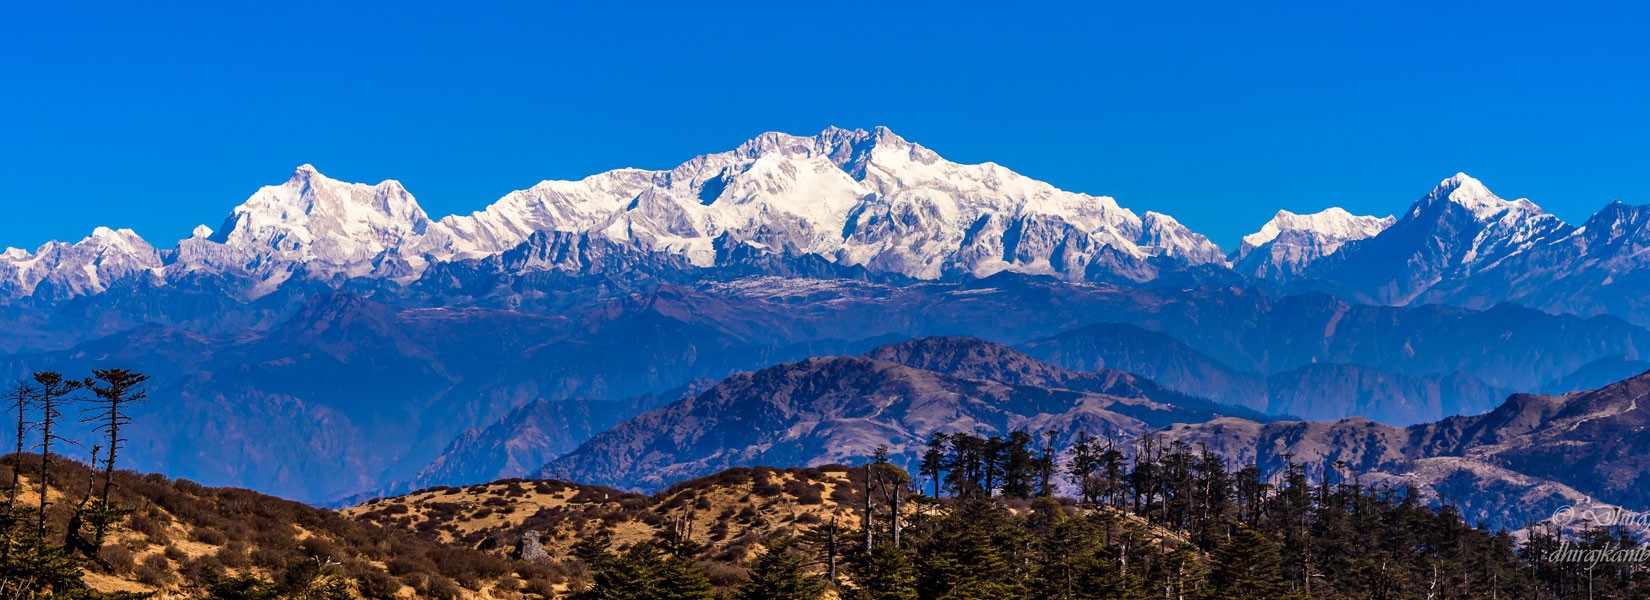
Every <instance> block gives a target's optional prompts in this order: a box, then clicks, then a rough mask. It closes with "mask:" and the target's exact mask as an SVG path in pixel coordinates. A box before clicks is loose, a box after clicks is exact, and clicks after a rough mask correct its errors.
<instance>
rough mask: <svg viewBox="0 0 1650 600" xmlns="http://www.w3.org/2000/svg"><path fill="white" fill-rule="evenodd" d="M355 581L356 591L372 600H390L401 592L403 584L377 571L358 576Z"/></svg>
mask: <svg viewBox="0 0 1650 600" xmlns="http://www.w3.org/2000/svg"><path fill="white" fill-rule="evenodd" d="M355 581H356V590H357V591H359V592H361V596H362V597H365V598H368V599H370V600H390V599H391V598H394V597H395V595H396V593H398V592H400V591H401V582H399V581H396V580H395V578H394V577H390V576H389V574H388V573H385V572H383V571H379V570H376V569H375V570H371V571H367V572H365V573H363V574H361V575H358V576H356V578H355Z"/></svg>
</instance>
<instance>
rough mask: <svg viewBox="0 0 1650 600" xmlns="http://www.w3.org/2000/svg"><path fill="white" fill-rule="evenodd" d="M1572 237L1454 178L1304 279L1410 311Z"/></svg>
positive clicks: (1535, 211) (1531, 211)
mask: <svg viewBox="0 0 1650 600" xmlns="http://www.w3.org/2000/svg"><path fill="white" fill-rule="evenodd" d="M1574 231H1575V227H1573V226H1571V225H1568V224H1566V223H1564V222H1563V221H1561V220H1559V219H1558V218H1557V217H1554V216H1552V215H1549V214H1547V213H1545V212H1542V210H1541V208H1540V207H1538V206H1536V205H1535V204H1534V203H1532V202H1530V201H1529V200H1524V199H1520V200H1511V201H1509V200H1503V199H1501V198H1500V197H1498V196H1496V195H1495V194H1494V193H1492V192H1490V190H1489V188H1486V187H1484V184H1483V183H1482V182H1480V181H1478V180H1477V179H1473V178H1472V177H1468V176H1467V175H1466V174H1465V173H1457V174H1456V175H1455V176H1454V177H1451V178H1449V179H1445V180H1444V181H1442V182H1440V183H1439V184H1438V186H1437V187H1435V188H1433V190H1432V191H1431V192H1430V193H1428V194H1427V195H1426V196H1425V197H1423V198H1421V199H1420V200H1418V201H1417V202H1416V203H1415V204H1414V205H1413V206H1411V207H1410V210H1409V211H1408V212H1407V213H1405V214H1404V215H1403V216H1402V217H1400V218H1399V219H1398V221H1397V222H1396V223H1393V224H1392V225H1391V226H1390V227H1387V228H1386V229H1385V230H1383V231H1381V233H1380V234H1378V235H1376V236H1374V237H1371V238H1368V239H1364V240H1357V241H1353V242H1349V243H1347V244H1345V245H1344V246H1342V247H1341V249H1340V251H1338V252H1335V253H1333V254H1330V255H1327V256H1326V257H1324V258H1323V259H1322V260H1319V261H1318V262H1315V263H1313V264H1312V265H1310V266H1309V267H1307V268H1306V269H1305V270H1304V274H1305V275H1306V276H1307V277H1309V278H1314V279H1319V280H1322V281H1323V282H1325V283H1326V284H1328V285H1330V286H1333V288H1332V289H1335V290H1337V291H1338V292H1339V293H1344V294H1347V295H1349V296H1350V297H1352V298H1355V299H1359V300H1367V301H1373V302H1378V303H1381V304H1408V303H1411V302H1414V301H1416V300H1417V299H1418V298H1421V297H1422V296H1423V295H1424V294H1426V293H1427V292H1428V290H1430V289H1431V288H1432V287H1433V286H1435V285H1437V284H1439V283H1440V282H1450V281H1457V280H1461V279H1465V278H1468V277H1472V276H1474V275H1475V274H1478V273H1481V272H1483V271H1486V270H1489V269H1492V268H1494V267H1495V266H1496V265H1498V264H1501V263H1503V262H1504V261H1507V260H1509V259H1511V258H1513V257H1515V256H1518V255H1520V254H1524V253H1526V252H1529V251H1531V250H1532V249H1534V248H1538V247H1540V246H1543V245H1546V244H1550V243H1553V242H1554V241H1557V240H1560V239H1563V238H1564V237H1566V236H1569V235H1571V234H1572V233H1573V232H1574Z"/></svg>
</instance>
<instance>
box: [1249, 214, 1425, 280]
mask: <svg viewBox="0 0 1650 600" xmlns="http://www.w3.org/2000/svg"><path fill="white" fill-rule="evenodd" d="M1395 222H1397V219H1395V218H1393V217H1390V216H1387V217H1373V216H1360V215H1354V214H1352V213H1349V212H1347V211H1346V210H1345V209H1342V208H1339V207H1331V208H1328V209H1324V210H1322V211H1320V212H1316V213H1312V214H1307V215H1300V214H1295V213H1292V212H1289V211H1287V210H1280V211H1278V212H1277V214H1276V215H1273V216H1272V219H1271V220H1269V221H1267V222H1266V224H1264V225H1262V226H1261V228H1260V230H1259V231H1256V232H1254V233H1251V234H1249V235H1246V236H1243V241H1242V242H1241V243H1240V244H1239V245H1238V249H1237V252H1235V253H1234V254H1233V255H1232V262H1233V263H1234V268H1235V269H1237V270H1238V271H1240V272H1243V273H1246V274H1250V275H1256V276H1262V277H1265V276H1276V275H1296V274H1299V273H1300V272H1301V271H1302V270H1304V269H1305V267H1306V266H1307V265H1309V264H1311V263H1313V262H1315V261H1317V260H1318V259H1321V258H1323V257H1325V256H1329V255H1331V254H1334V253H1335V252H1336V251H1338V250H1340V249H1341V247H1342V246H1344V245H1345V244H1347V243H1348V242H1354V241H1357V240H1362V239H1368V238H1371V237H1375V236H1376V235H1379V234H1380V233H1381V232H1382V231H1385V230H1386V228H1388V227H1391V226H1392V224H1393V223H1395Z"/></svg>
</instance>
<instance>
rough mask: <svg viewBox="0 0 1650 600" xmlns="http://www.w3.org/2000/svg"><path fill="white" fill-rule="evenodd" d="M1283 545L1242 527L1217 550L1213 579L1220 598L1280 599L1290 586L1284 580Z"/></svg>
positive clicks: (1216, 592)
mask: <svg viewBox="0 0 1650 600" xmlns="http://www.w3.org/2000/svg"><path fill="white" fill-rule="evenodd" d="M1279 549H1280V547H1279V545H1278V544H1277V543H1275V542H1273V541H1271V540H1268V539H1266V536H1264V535H1261V533H1260V532H1258V531H1255V530H1254V529H1250V528H1248V527H1243V526H1238V527H1237V528H1236V530H1235V531H1233V532H1232V535H1231V538H1230V539H1229V540H1227V541H1226V543H1224V544H1221V545H1220V547H1219V548H1217V549H1216V550H1215V554H1214V557H1213V559H1212V561H1211V562H1212V564H1211V573H1210V576H1209V579H1210V584H1211V585H1212V587H1213V591H1214V593H1215V595H1216V596H1217V597H1220V598H1229V599H1231V600H1276V599H1278V598H1283V597H1284V593H1285V592H1286V591H1288V589H1289V586H1288V584H1287V583H1286V582H1285V581H1284V579H1283V574H1282V572H1281V568H1280V565H1281V564H1282V562H1283V559H1282V558H1281V557H1280V556H1279Z"/></svg>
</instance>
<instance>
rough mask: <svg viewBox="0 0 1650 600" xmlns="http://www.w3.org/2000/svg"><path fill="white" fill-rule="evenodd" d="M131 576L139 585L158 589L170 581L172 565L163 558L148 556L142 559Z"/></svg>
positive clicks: (154, 555)
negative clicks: (134, 577) (135, 578)
mask: <svg viewBox="0 0 1650 600" xmlns="http://www.w3.org/2000/svg"><path fill="white" fill-rule="evenodd" d="M132 574H133V575H134V576H136V577H137V580H138V582H139V583H142V584H144V585H150V586H155V587H160V586H163V585H166V583H167V582H168V581H171V580H172V563H169V562H167V561H166V557H164V556H161V555H159V554H150V555H148V556H145V557H143V561H142V562H140V563H138V566H137V568H136V569H134V570H133V571H132Z"/></svg>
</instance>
